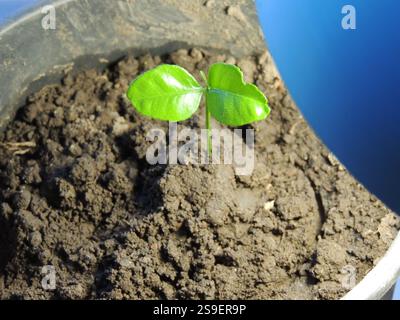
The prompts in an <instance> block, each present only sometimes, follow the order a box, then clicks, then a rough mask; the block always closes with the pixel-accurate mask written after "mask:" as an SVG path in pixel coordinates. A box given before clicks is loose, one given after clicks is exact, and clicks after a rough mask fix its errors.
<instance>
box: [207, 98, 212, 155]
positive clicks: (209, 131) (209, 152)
mask: <svg viewBox="0 0 400 320" xmlns="http://www.w3.org/2000/svg"><path fill="white" fill-rule="evenodd" d="M206 128H207V150H208V157H210V156H211V155H212V136H211V113H210V111H209V110H208V105H207V98H206Z"/></svg>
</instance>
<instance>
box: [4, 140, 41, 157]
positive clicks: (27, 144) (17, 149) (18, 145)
mask: <svg viewBox="0 0 400 320" xmlns="http://www.w3.org/2000/svg"><path fill="white" fill-rule="evenodd" d="M0 148H3V149H5V150H6V151H8V152H10V153H12V154H13V155H23V154H26V153H28V152H30V151H31V150H32V149H33V148H36V143H35V142H34V141H24V142H0Z"/></svg>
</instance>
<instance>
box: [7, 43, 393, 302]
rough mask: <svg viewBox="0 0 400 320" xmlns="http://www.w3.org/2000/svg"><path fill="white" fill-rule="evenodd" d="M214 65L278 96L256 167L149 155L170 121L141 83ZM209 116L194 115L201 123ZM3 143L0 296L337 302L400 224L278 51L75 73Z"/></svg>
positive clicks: (144, 60)
mask: <svg viewBox="0 0 400 320" xmlns="http://www.w3.org/2000/svg"><path fill="white" fill-rule="evenodd" d="M217 61H226V62H228V63H237V64H238V65H239V66H240V67H241V68H242V69H243V70H244V73H245V77H246V79H247V81H250V82H254V83H255V84H257V85H258V86H259V87H260V88H261V89H262V90H263V91H264V92H265V93H266V95H267V96H268V98H269V101H270V105H271V108H272V114H271V117H270V118H269V119H268V120H266V121H263V122H259V123H256V124H254V125H252V126H251V127H252V128H254V129H255V130H256V147H255V148H256V162H255V170H254V172H253V175H251V176H243V177H241V176H236V175H235V172H234V170H233V168H232V166H229V165H209V166H204V165H156V166H151V165H149V164H148V163H147V162H146V159H145V152H146V149H147V147H148V146H149V142H147V141H146V140H145V134H146V132H148V130H150V129H151V128H153V127H164V128H167V124H166V123H162V122H157V121H153V120H151V119H148V118H145V117H142V116H140V115H138V114H137V113H136V112H135V111H134V109H133V108H132V107H131V105H130V103H129V101H127V99H126V97H125V94H124V93H125V91H126V89H127V86H128V84H129V81H130V80H131V79H133V78H134V77H135V76H136V75H138V74H139V73H141V72H143V71H145V70H147V69H150V68H153V67H154V66H156V65H157V64H160V63H162V62H167V63H176V64H179V65H181V66H182V67H184V68H186V69H188V70H189V71H190V72H192V73H194V74H198V71H199V70H206V69H207V67H208V66H209V65H210V64H211V63H214V62H217ZM202 108H203V107H202ZM203 114H204V110H203V109H201V110H200V111H199V113H198V114H197V115H196V116H195V117H194V118H192V119H191V120H188V121H186V122H185V123H184V124H185V125H187V126H191V127H194V128H201V127H203V123H204V117H203ZM215 125H217V124H215ZM0 150H1V157H0V297H1V298H3V299H4V298H26V299H30V298H39V299H41V298H113V299H122V298H130V299H138V298H155V299H159V298H161V299H164V298H166V299H175V298H182V299H183V298H184V299H197V298H206V299H233V298H243V299H264V298H272V299H281V298H290V299H292V298H293V299H294V298H304V299H327V298H338V297H340V296H342V295H343V294H344V293H345V292H346V291H348V290H349V288H350V286H351V285H352V283H351V281H349V279H350V280H351V277H352V276H354V275H355V276H356V280H357V281H359V280H360V279H361V278H362V277H363V276H364V275H365V274H366V272H368V271H369V270H370V269H371V268H372V267H373V265H374V263H376V261H377V260H378V259H379V258H380V257H381V256H382V255H383V254H384V252H385V250H387V248H388V246H389V244H390V242H391V241H392V239H393V238H394V236H395V234H396V232H397V229H398V228H399V227H400V225H399V222H398V220H397V219H396V218H395V216H394V215H393V214H392V213H391V212H389V210H388V209H386V208H385V207H384V206H383V205H382V204H381V203H380V202H379V201H377V200H376V199H375V198H374V197H373V196H371V195H370V194H369V193H368V192H367V191H366V190H365V189H364V188H363V187H362V186H360V185H359V184H358V183H357V182H356V181H355V180H354V179H353V178H352V177H351V176H350V175H349V174H348V173H347V172H346V170H345V169H344V168H343V167H342V166H341V165H340V163H338V161H337V160H336V159H335V158H334V157H333V156H332V155H331V154H330V153H329V151H328V150H327V149H326V148H325V147H324V146H323V145H322V144H321V142H320V141H319V140H318V139H317V138H316V137H315V135H314V134H313V132H312V131H311V130H310V128H309V127H308V126H307V125H306V123H305V121H304V120H303V119H302V117H301V115H300V113H299V111H298V110H297V108H296V107H295V105H294V104H293V102H292V101H291V99H290V97H289V96H288V93H287V91H286V89H285V87H284V85H283V83H282V82H281V80H280V79H279V76H278V74H277V72H276V71H275V68H274V65H273V62H272V60H271V58H270V56H269V55H268V53H264V54H263V55H261V56H258V57H247V58H242V59H239V60H236V59H235V58H233V57H230V56H226V55H221V54H213V53H210V52H207V51H204V50H199V49H191V50H179V51H177V52H174V53H172V54H170V55H167V56H163V57H158V56H150V55H146V56H142V57H137V58H136V57H135V58H134V57H128V58H126V59H123V60H122V61H120V62H118V63H116V64H114V65H113V66H111V67H110V68H109V69H107V70H106V71H104V72H97V71H95V70H89V71H84V72H81V73H79V74H77V75H74V74H72V73H68V74H66V75H65V77H64V78H63V80H62V83H60V84H57V85H53V86H47V87H45V88H43V89H42V90H41V91H39V92H38V93H36V94H34V95H32V96H31V97H30V98H29V99H28V100H27V102H26V105H25V106H24V107H23V108H21V109H20V110H19V112H18V114H17V116H16V118H15V120H14V121H13V122H12V123H10V124H9V126H8V128H6V130H5V131H4V132H3V133H1V134H0ZM44 265H52V266H54V268H55V270H56V288H55V289H54V290H44V289H43V288H42V285H41V280H42V278H43V276H44V275H43V274H41V270H42V267H43V266H44ZM349 270H350V271H349Z"/></svg>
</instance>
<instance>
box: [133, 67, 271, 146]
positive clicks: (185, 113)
mask: <svg viewBox="0 0 400 320" xmlns="http://www.w3.org/2000/svg"><path fill="white" fill-rule="evenodd" d="M200 73H201V75H202V77H203V78H204V81H205V82H206V85H207V86H206V87H205V88H204V87H202V86H201V85H200V84H199V83H198V82H197V81H196V79H195V78H194V77H193V76H192V75H191V74H190V73H189V72H188V71H186V70H185V69H183V68H182V67H179V66H176V65H168V64H164V65H161V66H158V67H156V68H154V69H152V70H149V71H147V72H145V73H144V74H142V75H140V76H139V77H137V78H136V79H135V80H134V81H133V82H132V83H131V85H130V86H129V89H128V92H127V96H128V98H129V100H130V101H131V102H132V104H133V106H134V107H135V108H136V110H137V111H138V112H139V113H141V114H143V115H145V116H149V117H152V118H154V119H158V120H164V121H174V122H175V121H183V120H186V119H188V118H190V117H191V116H192V114H193V113H194V112H196V110H197V109H198V108H199V105H200V101H201V97H202V96H203V95H205V99H206V128H207V131H208V153H209V154H211V121H210V120H211V116H212V117H214V118H215V119H216V120H217V121H219V122H221V123H222V124H225V125H228V126H242V125H245V124H249V123H252V122H254V121H259V120H263V119H265V118H266V117H267V116H268V115H269V113H270V108H269V106H268V100H267V98H266V97H265V96H264V94H263V93H262V92H261V91H260V90H259V89H258V88H257V87H256V86H255V85H253V84H249V83H245V81H244V80H243V73H242V71H241V70H240V69H239V68H238V67H236V66H234V65H231V64H226V63H216V64H213V65H212V66H211V67H210V69H209V71H208V78H206V76H205V74H204V73H203V72H200Z"/></svg>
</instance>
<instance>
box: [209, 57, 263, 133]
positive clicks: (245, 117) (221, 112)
mask: <svg viewBox="0 0 400 320" xmlns="http://www.w3.org/2000/svg"><path fill="white" fill-rule="evenodd" d="M208 86H209V88H208V90H207V94H206V98H207V108H208V109H209V111H210V113H211V115H212V116H213V117H214V118H215V119H217V120H218V121H219V122H221V123H223V124H225V125H229V126H242V125H245V124H248V123H251V122H254V121H258V120H263V119H265V118H266V117H267V116H268V115H269V113H270V108H269V107H268V100H267V98H266V97H265V96H264V94H263V93H262V92H261V91H260V90H259V89H258V88H257V87H256V86H255V85H253V84H246V83H245V82H244V80H243V73H242V71H241V70H240V69H239V68H238V67H236V66H234V65H231V64H226V63H216V64H213V65H212V66H211V67H210V70H209V72H208Z"/></svg>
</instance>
